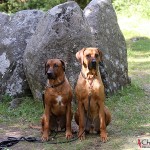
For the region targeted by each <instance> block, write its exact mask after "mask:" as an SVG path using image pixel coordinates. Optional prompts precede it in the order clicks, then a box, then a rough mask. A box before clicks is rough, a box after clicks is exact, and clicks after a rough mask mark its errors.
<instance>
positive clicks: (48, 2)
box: [0, 0, 91, 13]
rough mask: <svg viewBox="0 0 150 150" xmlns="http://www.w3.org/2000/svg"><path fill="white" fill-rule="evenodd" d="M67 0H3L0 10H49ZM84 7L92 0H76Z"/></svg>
mask: <svg viewBox="0 0 150 150" xmlns="http://www.w3.org/2000/svg"><path fill="white" fill-rule="evenodd" d="M66 1H67V0H26V1H21V0H8V1H7V2H3V3H2V4H0V11H1V12H6V13H15V12H17V11H20V10H26V9H41V10H44V11H47V10H49V9H51V8H52V7H54V6H56V5H58V4H61V3H64V2H66ZM75 1H76V2H77V3H78V4H79V5H80V7H81V8H82V9H84V8H85V7H86V5H87V4H88V3H89V2H90V1H91V0H75Z"/></svg>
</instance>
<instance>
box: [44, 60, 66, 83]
mask: <svg viewBox="0 0 150 150" xmlns="http://www.w3.org/2000/svg"><path fill="white" fill-rule="evenodd" d="M64 72H65V63H64V61H62V60H61V59H48V60H47V62H46V63H45V75H47V78H48V79H53V80H55V79H56V78H57V77H59V76H61V75H62V74H64Z"/></svg>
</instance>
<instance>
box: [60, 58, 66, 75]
mask: <svg viewBox="0 0 150 150" xmlns="http://www.w3.org/2000/svg"><path fill="white" fill-rule="evenodd" d="M60 61H61V63H62V67H63V70H64V72H65V62H64V61H63V60H61V59H60Z"/></svg>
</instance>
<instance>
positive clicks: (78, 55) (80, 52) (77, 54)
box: [76, 48, 86, 64]
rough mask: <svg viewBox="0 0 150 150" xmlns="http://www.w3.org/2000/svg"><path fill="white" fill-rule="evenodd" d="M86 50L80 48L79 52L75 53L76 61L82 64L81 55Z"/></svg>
mask: <svg viewBox="0 0 150 150" xmlns="http://www.w3.org/2000/svg"><path fill="white" fill-rule="evenodd" d="M85 49H86V48H82V49H81V50H80V51H78V52H77V53H76V58H77V60H78V61H79V62H80V63H81V64H82V63H83V53H84V51H85Z"/></svg>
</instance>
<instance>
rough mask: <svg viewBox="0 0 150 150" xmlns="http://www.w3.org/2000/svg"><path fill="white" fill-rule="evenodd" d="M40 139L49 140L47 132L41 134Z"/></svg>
mask: <svg viewBox="0 0 150 150" xmlns="http://www.w3.org/2000/svg"><path fill="white" fill-rule="evenodd" d="M41 140H42V141H43V142H46V141H48V140H49V136H48V134H43V135H42V137H41Z"/></svg>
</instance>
